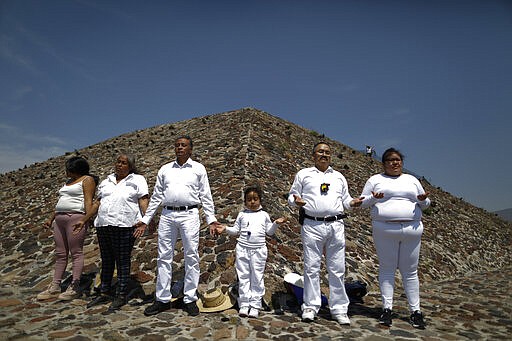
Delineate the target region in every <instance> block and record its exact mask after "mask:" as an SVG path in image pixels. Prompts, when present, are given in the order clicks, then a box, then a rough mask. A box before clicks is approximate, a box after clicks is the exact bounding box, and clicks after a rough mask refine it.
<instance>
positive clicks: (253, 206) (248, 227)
mask: <svg viewBox="0 0 512 341" xmlns="http://www.w3.org/2000/svg"><path fill="white" fill-rule="evenodd" d="M261 197H262V191H261V189H260V188H259V187H258V186H251V187H248V188H246V190H245V191H244V203H245V207H246V208H245V209H244V210H243V211H242V212H240V213H239V214H238V216H237V218H236V221H235V225H234V226H232V227H230V226H227V227H226V226H223V225H222V226H221V227H218V228H217V233H218V234H221V233H222V232H224V230H226V231H227V233H228V234H229V235H238V243H237V245H236V264H235V266H236V272H237V275H238V284H239V286H238V296H239V297H238V306H239V307H240V310H239V315H240V316H241V317H247V316H248V317H254V318H257V317H258V315H259V310H260V309H261V299H262V297H263V295H265V284H264V281H263V273H264V271H265V264H266V261H267V245H266V242H265V235H267V234H268V235H273V234H274V233H275V230H276V229H277V226H278V225H280V224H283V223H284V222H286V221H287V219H286V218H284V217H281V218H279V219H277V220H276V221H275V222H272V221H271V220H270V217H269V215H268V213H267V212H265V211H263V209H262V207H261Z"/></svg>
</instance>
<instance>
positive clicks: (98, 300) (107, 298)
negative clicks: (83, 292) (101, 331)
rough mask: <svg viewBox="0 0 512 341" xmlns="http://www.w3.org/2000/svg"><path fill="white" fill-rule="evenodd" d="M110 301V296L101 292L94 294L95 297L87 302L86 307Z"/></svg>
mask: <svg viewBox="0 0 512 341" xmlns="http://www.w3.org/2000/svg"><path fill="white" fill-rule="evenodd" d="M110 301H112V297H111V296H110V295H105V294H101V295H99V296H96V298H94V299H93V300H92V301H91V302H89V303H87V308H91V307H94V306H95V305H98V304H104V303H107V302H110Z"/></svg>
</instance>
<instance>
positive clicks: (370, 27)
mask: <svg viewBox="0 0 512 341" xmlns="http://www.w3.org/2000/svg"><path fill="white" fill-rule="evenodd" d="M243 107H254V108H257V109H261V110H264V111H267V112H269V113H271V114H273V115H275V116H278V117H281V118H283V119H285V120H288V121H290V122H292V123H295V124H298V125H301V126H303V127H305V128H308V129H313V130H315V131H317V132H319V133H323V134H325V135H326V136H328V137H330V138H333V139H335V140H338V141H340V142H342V143H344V144H347V145H349V146H351V147H353V148H355V149H358V150H363V149H364V147H365V145H366V144H370V145H373V146H375V148H376V151H377V153H378V154H381V153H382V152H383V151H384V150H385V149H386V148H388V147H391V146H393V147H397V148H399V149H401V150H402V151H403V153H404V154H405V156H406V159H405V167H406V168H408V169H410V170H412V171H413V172H415V173H416V174H418V175H423V176H425V177H426V178H427V179H428V180H430V182H431V183H432V184H434V185H436V186H439V187H441V188H443V189H444V190H446V191H448V192H450V193H452V194H453V195H455V196H458V197H462V198H463V199H464V200H467V201H469V202H470V203H472V204H474V205H476V206H479V207H483V208H485V209H487V210H490V211H494V210H501V209H506V208H511V207H512V198H511V194H510V192H511V190H512V181H511V177H512V159H511V151H510V147H511V142H510V141H511V136H510V135H511V128H512V124H511V123H512V115H511V114H512V1H506V0H503V1H498V0H481V1H477V0H443V1H437V0H433V1H426V0H425V1H414V0H411V1H405V0H404V1H387V0H386V1H381V0H373V1H369V0H367V1H365V0H361V1H356V0H354V1H349V0H347V1H344V0H337V1H335V0H329V1H328V0H311V1H302V0H295V1H291V0H275V1H270V0H257V1H251V0H246V1H241V0H233V1H215V0H205V1H195V0H184V1H163V0H162V1H151V0H148V1H126V0H124V1H121V0H119V1H112V0H52V1H40V0H0V172H7V171H10V170H15V169H18V168H21V167H23V166H24V165H29V164H32V163H34V162H36V161H45V160H47V159H48V158H50V157H52V156H57V155H62V154H64V153H65V152H66V151H73V150H74V149H80V148H83V147H86V146H89V145H92V144H95V143H99V142H101V141H104V140H106V139H108V138H111V137H115V136H118V135H120V134H123V133H127V132H132V131H134V130H137V129H144V128H148V127H152V126H155V125H160V124H164V123H169V122H176V121H181V120H186V119H190V118H193V117H197V116H203V115H209V114H214V113H220V112H225V111H229V110H234V109H239V108H243ZM291 138H293V136H292V137H291ZM354 194H355V193H354Z"/></svg>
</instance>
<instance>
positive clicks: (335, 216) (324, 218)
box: [304, 213, 347, 221]
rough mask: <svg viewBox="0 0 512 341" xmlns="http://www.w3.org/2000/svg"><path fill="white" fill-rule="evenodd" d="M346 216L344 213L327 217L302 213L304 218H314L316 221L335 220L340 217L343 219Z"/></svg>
mask: <svg viewBox="0 0 512 341" xmlns="http://www.w3.org/2000/svg"><path fill="white" fill-rule="evenodd" d="M346 217H347V215H346V214H345V213H341V214H337V215H332V216H327V217H312V216H310V215H307V214H304V218H307V219H311V220H316V221H336V220H340V219H343V218H346Z"/></svg>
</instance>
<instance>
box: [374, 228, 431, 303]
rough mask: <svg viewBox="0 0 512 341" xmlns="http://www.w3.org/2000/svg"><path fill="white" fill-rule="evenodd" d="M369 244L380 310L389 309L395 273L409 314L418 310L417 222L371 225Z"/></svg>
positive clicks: (418, 236)
mask: <svg viewBox="0 0 512 341" xmlns="http://www.w3.org/2000/svg"><path fill="white" fill-rule="evenodd" d="M372 225H373V241H374V243H375V248H376V250H377V256H378V257H379V285H380V292H381V295H382V305H383V308H388V309H393V292H394V289H395V272H396V269H398V270H399V271H400V274H401V275H402V283H403V286H404V290H405V295H406V296H407V301H408V303H409V309H410V310H411V312H413V311H415V310H420V282H419V279H418V261H419V258H420V246H421V235H422V233H423V224H422V222H421V221H410V222H402V223H389V222H388V223H386V222H380V221H373V222H372Z"/></svg>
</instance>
